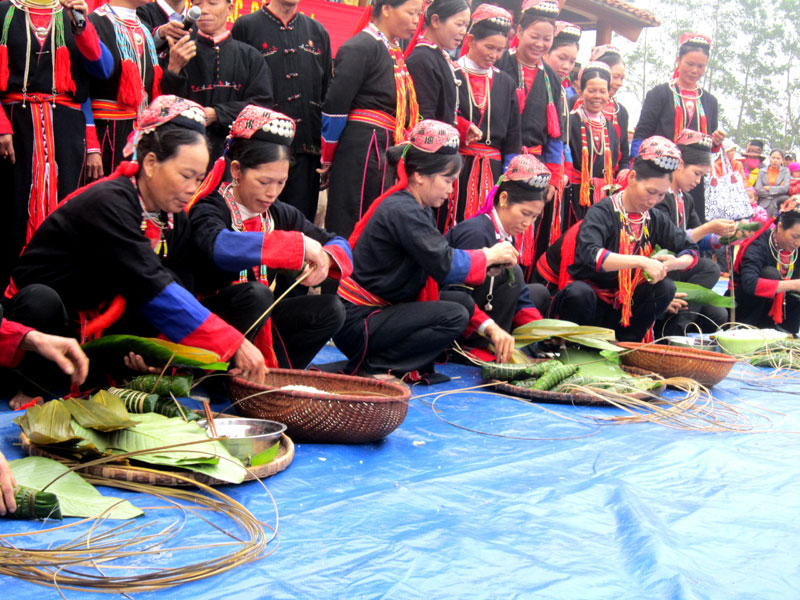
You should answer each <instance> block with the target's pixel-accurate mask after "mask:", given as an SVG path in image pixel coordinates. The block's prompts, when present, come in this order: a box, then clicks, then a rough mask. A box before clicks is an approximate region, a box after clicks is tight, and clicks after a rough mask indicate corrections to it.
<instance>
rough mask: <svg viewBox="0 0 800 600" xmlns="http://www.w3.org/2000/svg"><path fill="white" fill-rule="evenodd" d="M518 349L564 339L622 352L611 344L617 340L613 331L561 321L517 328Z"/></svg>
mask: <svg viewBox="0 0 800 600" xmlns="http://www.w3.org/2000/svg"><path fill="white" fill-rule="evenodd" d="M511 335H513V336H514V342H515V345H516V347H517V348H522V347H524V346H527V345H528V344H532V343H534V342H541V341H542V340H547V339H551V338H562V339H563V340H565V341H567V342H572V343H575V344H580V345H582V346H588V347H589V348H595V349H597V350H608V351H609V352H621V351H622V348H620V347H619V346H617V345H615V344H613V343H611V342H613V340H614V339H615V334H614V330H613V329H607V328H605V327H594V326H589V325H578V324H577V323H573V322H571V321H562V320H559V319H539V320H538V321H531V322H530V323H527V324H525V325H522V326H520V327H517V328H516V329H515V330H514V331H512V332H511Z"/></svg>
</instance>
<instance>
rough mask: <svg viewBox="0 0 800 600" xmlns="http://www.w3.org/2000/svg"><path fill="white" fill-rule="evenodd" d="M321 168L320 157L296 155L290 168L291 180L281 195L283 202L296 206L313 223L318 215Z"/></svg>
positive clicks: (289, 179) (303, 154) (287, 181)
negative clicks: (319, 170) (318, 170)
mask: <svg viewBox="0 0 800 600" xmlns="http://www.w3.org/2000/svg"><path fill="white" fill-rule="evenodd" d="M319 166H320V162H319V156H314V155H313V154H305V153H297V154H295V155H294V158H293V164H292V166H291V167H290V168H289V178H288V179H287V180H286V186H285V187H284V188H283V191H282V192H281V195H280V200H281V201H282V202H286V204H291V205H292V206H294V207H295V208H296V209H297V210H299V211H300V212H301V213H303V216H305V218H306V219H308V220H309V221H311V222H312V223H313V222H314V217H315V216H316V215H317V200H318V199H319V173H317V169H319Z"/></svg>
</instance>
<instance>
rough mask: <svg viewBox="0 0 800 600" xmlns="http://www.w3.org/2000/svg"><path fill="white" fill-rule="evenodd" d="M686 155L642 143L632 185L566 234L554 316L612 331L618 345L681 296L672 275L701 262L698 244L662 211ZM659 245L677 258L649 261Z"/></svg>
mask: <svg viewBox="0 0 800 600" xmlns="http://www.w3.org/2000/svg"><path fill="white" fill-rule="evenodd" d="M680 161H681V154H680V151H679V150H678V148H677V147H676V146H675V144H673V143H672V142H671V141H669V140H667V139H665V138H662V137H652V138H648V139H647V140H645V142H644V143H643V144H642V147H641V151H640V153H639V156H638V157H637V158H636V160H635V161H634V163H633V166H632V168H631V173H630V175H629V177H628V186H627V187H626V188H625V189H624V190H622V191H620V192H617V193H615V194H614V195H613V196H611V197H606V198H604V199H602V200H601V201H600V202H598V203H597V204H594V205H593V206H591V207H590V208H589V209H588V210H587V211H586V216H585V217H584V219H583V221H581V222H580V224H579V225H576V226H573V227H572V228H570V230H568V231H567V233H566V234H565V236H564V240H563V241H562V248H561V262H560V263H559V264H556V265H553V266H552V268H551V270H552V271H553V272H554V274H558V275H557V276H556V278H555V279H554V280H555V281H556V282H557V283H558V285H559V287H560V288H561V289H560V291H559V292H558V293H557V294H556V295H555V297H554V298H553V303H552V305H551V308H550V314H552V315H555V316H558V317H559V318H561V319H566V320H567V321H574V322H576V323H580V324H582V325H600V326H602V327H608V328H611V329H614V331H615V332H616V337H617V339H618V340H620V341H627V342H639V341H641V340H642V339H644V337H645V335H646V334H647V332H648V331H649V329H650V328H651V327H652V326H653V323H654V322H655V320H656V319H657V318H659V317H661V316H662V315H663V314H664V312H665V311H666V309H667V307H668V306H669V304H670V302H672V299H673V298H674V296H675V284H674V283H672V281H671V280H670V279H668V278H667V274H668V273H669V272H671V271H675V270H686V269H691V268H692V267H694V266H695V264H697V246H696V245H695V244H694V242H692V241H691V240H690V239H689V238H688V237H687V236H686V233H685V232H684V231H683V230H682V229H679V228H678V227H676V226H675V224H674V223H673V222H672V221H670V220H669V218H668V217H667V216H666V215H665V214H664V213H663V212H661V211H654V210H652V209H653V207H654V206H655V205H656V204H657V203H658V202H660V201H661V200H662V199H663V198H664V196H665V195H666V193H667V192H668V191H669V188H670V182H671V181H672V174H673V173H674V172H675V170H676V169H677V168H678V167H679V166H680ZM656 246H660V247H662V248H666V249H668V250H671V251H672V252H674V253H675V256H659V257H658V258H651V254H652V253H653V251H654V248H655V247H656Z"/></svg>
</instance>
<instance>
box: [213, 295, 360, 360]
mask: <svg viewBox="0 0 800 600" xmlns="http://www.w3.org/2000/svg"><path fill="white" fill-rule="evenodd" d="M273 301H274V296H273V294H272V291H271V290H270V289H269V288H268V287H267V286H265V285H263V284H261V283H258V282H255V281H251V282H248V283H241V284H236V285H231V286H228V287H226V288H225V289H223V290H220V291H219V292H218V293H217V294H216V295H214V296H211V297H209V298H206V299H204V300H203V304H204V305H205V306H206V308H208V309H209V310H210V311H211V312H213V313H215V314H216V315H217V316H219V317H220V318H221V319H223V320H224V321H226V322H227V323H229V324H230V325H232V326H233V327H235V328H236V329H238V330H239V331H241V332H245V331H247V330H248V329H249V328H250V326H251V325H252V324H253V323H255V322H256V320H257V319H258V318H259V317H260V316H261V315H262V314H264V311H265V310H267V308H269V306H270V305H271V304H272V302H273ZM269 317H270V319H271V323H272V346H273V349H274V350H275V354H276V356H277V358H278V364H279V365H280V366H281V367H284V368H295V369H304V368H305V367H307V366H308V364H309V363H310V362H311V361H312V359H313V358H314V357H315V356H316V355H317V353H318V352H319V351H320V349H321V348H322V347H323V346H324V345H325V344H326V343H327V342H328V340H329V339H331V337H332V336H333V334H335V333H336V332H337V331H338V330H339V328H340V327H341V326H342V323H343V322H344V318H345V312H344V307H343V306H342V302H341V301H340V300H339V298H337V297H336V296H330V295H327V294H321V295H318V296H296V297H287V298H284V299H283V300H281V301H280V302H279V303H278V304H277V306H275V308H274V309H273V310H272V312H271V313H270V315H269ZM263 326H264V323H263V321H262V322H261V323H259V324H258V325H257V326H256V327H254V328H253V330H252V331H251V332H250V333H249V334H248V335H247V337H248V338H249V339H250V340H253V339H255V337H256V335H258V333H259V332H260V331H261V328H262V327H263Z"/></svg>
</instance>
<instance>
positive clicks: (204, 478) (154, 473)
mask: <svg viewBox="0 0 800 600" xmlns="http://www.w3.org/2000/svg"><path fill="white" fill-rule="evenodd" d="M19 440H20V445H21V446H22V450H23V451H24V452H27V453H28V455H30V456H44V457H45V458H51V459H53V460H57V461H58V462H60V463H63V464H65V465H67V466H68V467H70V468H71V467H74V466H75V465H77V464H79V463H77V462H76V461H75V460H74V459H71V458H67V457H65V456H60V455H58V454H55V453H54V452H53V450H52V448H42V447H41V446H37V445H36V444H31V442H30V440H29V439H28V436H26V435H25V434H24V433H20V435H19ZM280 444H281V445H280V446H279V447H278V455H277V456H276V457H275V459H274V460H272V461H270V462H268V463H266V464H264V465H259V466H257V467H248V469H247V475H246V476H245V478H244V480H245V481H254V480H255V479H256V478H258V479H264V478H266V477H270V476H271V475H275V474H276V473H280V472H281V471H283V470H284V469H286V467H288V466H289V465H290V464H291V462H292V459H293V458H294V443H293V442H292V440H291V439H289V437H288V436H287V435H286V434H284V435H282V436H281V440H280ZM139 464H141V465H142V466H141V467H137V466H133V465H129V464H122V463H105V464H102V465H92V466H89V467H82V468H79V469H77V471H78V472H79V473H88V474H90V475H97V476H100V477H108V478H109V479H116V480H118V481H132V482H135V483H147V484H150V485H163V486H167V487H191V486H192V483H190V482H188V481H184V480H183V479H182V478H184V477H185V478H187V479H191V480H192V481H197V482H199V483H204V484H205V485H231V484H230V483H228V482H227V481H220V480H219V479H215V478H214V477H210V476H208V475H204V474H203V473H195V472H193V471H188V470H186V469H172V470H170V468H169V467H162V466H159V465H147V464H143V463H139ZM176 475H180V477H181V478H178V477H176Z"/></svg>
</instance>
